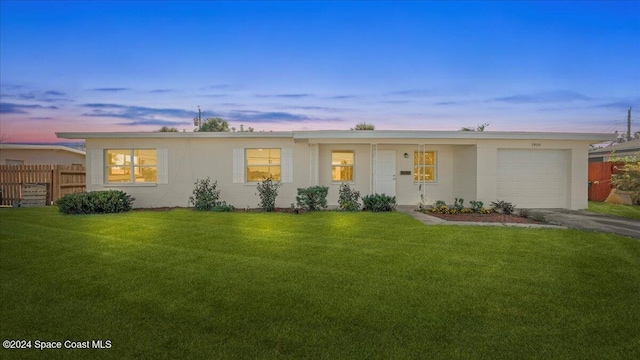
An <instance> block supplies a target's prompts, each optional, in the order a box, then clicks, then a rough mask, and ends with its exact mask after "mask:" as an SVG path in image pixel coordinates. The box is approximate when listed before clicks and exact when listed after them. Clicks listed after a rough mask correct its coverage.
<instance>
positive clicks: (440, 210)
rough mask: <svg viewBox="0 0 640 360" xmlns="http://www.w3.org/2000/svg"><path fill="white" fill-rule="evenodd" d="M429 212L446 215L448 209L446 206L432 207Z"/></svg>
mask: <svg viewBox="0 0 640 360" xmlns="http://www.w3.org/2000/svg"><path fill="white" fill-rule="evenodd" d="M429 211H431V212H432V213H435V214H448V213H449V207H448V206H447V205H440V206H434V207H432V208H431V210H429Z"/></svg>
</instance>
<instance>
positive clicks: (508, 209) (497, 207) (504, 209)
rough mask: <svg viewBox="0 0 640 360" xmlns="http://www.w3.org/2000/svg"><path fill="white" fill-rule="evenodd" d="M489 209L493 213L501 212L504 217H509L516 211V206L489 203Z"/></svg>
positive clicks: (504, 202) (503, 202)
mask: <svg viewBox="0 0 640 360" xmlns="http://www.w3.org/2000/svg"><path fill="white" fill-rule="evenodd" d="M491 209H492V210H493V211H495V212H501V213H503V214H506V215H511V214H512V213H513V211H514V210H515V209H516V206H515V205H513V204H512V203H510V202H506V201H502V200H499V201H492V202H491Z"/></svg>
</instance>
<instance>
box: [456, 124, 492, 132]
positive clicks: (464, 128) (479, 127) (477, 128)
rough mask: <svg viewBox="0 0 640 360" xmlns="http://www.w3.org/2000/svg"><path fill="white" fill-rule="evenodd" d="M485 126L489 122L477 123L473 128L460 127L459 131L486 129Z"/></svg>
mask: <svg viewBox="0 0 640 360" xmlns="http://www.w3.org/2000/svg"><path fill="white" fill-rule="evenodd" d="M487 126H489V123H484V124H482V125H478V126H476V127H475V128H472V127H463V128H462V129H460V131H484V129H486V128H487Z"/></svg>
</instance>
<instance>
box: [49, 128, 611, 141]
mask: <svg viewBox="0 0 640 360" xmlns="http://www.w3.org/2000/svg"><path fill="white" fill-rule="evenodd" d="M56 135H57V136H58V138H64V139H98V138H293V139H300V140H303V139H476V140H480V139H486V140H526V139H536V140H586V141H592V142H603V141H610V140H614V139H615V137H616V135H615V134H602V133H554V132H498V131H422V130H414V131H412V130H317V131H277V132H276V131H269V132H262V131H261V132H78V133H76V132H59V133H56Z"/></svg>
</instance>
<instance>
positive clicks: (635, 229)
mask: <svg viewBox="0 0 640 360" xmlns="http://www.w3.org/2000/svg"><path fill="white" fill-rule="evenodd" d="M532 210H533V211H535V212H540V213H542V214H544V217H545V218H546V219H547V220H548V221H549V223H551V224H556V225H562V226H566V227H568V228H573V229H581V230H591V231H600V232H607V233H612V234H620V235H626V236H631V237H633V238H636V239H640V221H638V220H633V219H627V218H622V217H617V216H609V215H604V214H598V213H594V212H591V211H587V210H577V211H576V210H564V209H532Z"/></svg>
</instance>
